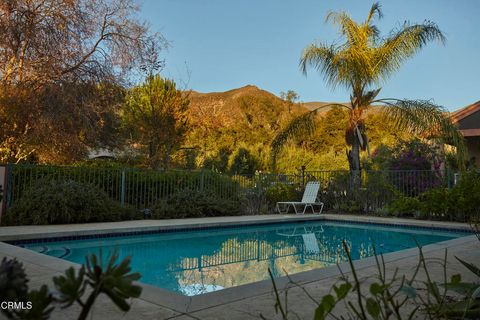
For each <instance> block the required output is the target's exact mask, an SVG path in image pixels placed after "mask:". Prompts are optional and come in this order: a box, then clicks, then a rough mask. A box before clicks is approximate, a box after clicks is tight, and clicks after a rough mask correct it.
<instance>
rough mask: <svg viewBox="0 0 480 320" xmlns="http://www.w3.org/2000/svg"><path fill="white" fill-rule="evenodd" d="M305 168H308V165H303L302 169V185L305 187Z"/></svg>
mask: <svg viewBox="0 0 480 320" xmlns="http://www.w3.org/2000/svg"><path fill="white" fill-rule="evenodd" d="M305 169H307V167H306V166H302V167H301V170H302V186H304V187H305Z"/></svg>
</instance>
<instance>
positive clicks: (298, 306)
mask: <svg viewBox="0 0 480 320" xmlns="http://www.w3.org/2000/svg"><path fill="white" fill-rule="evenodd" d="M323 219H325V220H345V221H354V222H369V223H380V224H389V225H408V226H420V227H427V228H445V229H452V228H453V229H461V230H467V229H469V228H470V227H469V225H468V224H457V223H450V222H434V221H420V220H408V219H392V218H377V217H363V216H350V215H332V214H322V215H321V216H313V215H305V216H296V215H267V216H241V217H217V218H198V219H172V220H139V221H124V222H111V223H95V224H78V225H56V226H18V227H0V241H12V240H25V239H38V238H42V239H45V238H49V237H64V236H81V235H92V234H98V233H101V234H105V233H119V232H120V233H125V232H136V231H139V230H142V231H145V230H148V231H154V230H162V229H185V228H196V227H211V226H228V225H239V224H241V225H246V224H258V223H277V222H293V221H309V220H323ZM445 249H448V257H449V258H448V263H449V267H450V268H449V270H452V271H455V272H454V273H458V272H459V271H460V270H465V272H462V274H463V273H465V276H464V278H465V279H469V274H468V271H466V269H464V268H463V267H462V266H461V265H460V263H459V262H458V261H457V260H456V259H454V256H458V257H460V258H464V259H465V260H467V261H469V262H472V263H475V264H477V265H478V264H480V242H479V241H478V240H477V239H476V237H475V236H474V235H471V236H466V237H461V238H457V239H453V240H449V241H444V242H440V243H435V244H431V245H427V246H425V247H424V254H425V256H426V257H427V258H443V257H444V255H445ZM4 256H7V257H17V259H18V260H20V261H22V262H23V263H24V266H25V269H26V272H27V274H28V275H29V277H30V279H31V281H30V285H31V287H39V286H40V285H41V284H44V283H45V284H48V285H49V287H50V288H52V287H53V286H52V281H51V278H52V277H53V276H55V275H59V274H61V273H63V271H64V270H65V269H67V268H68V267H70V266H74V267H77V268H78V265H77V264H74V263H71V262H69V261H66V260H62V259H58V258H55V257H51V256H47V255H42V254H39V253H36V252H33V251H31V250H27V249H24V248H20V247H16V246H12V245H9V244H6V243H2V242H0V259H1V258H3V257H4ZM384 257H385V261H386V263H387V270H393V269H394V268H396V267H398V268H399V272H400V273H404V274H408V273H411V272H412V268H413V267H414V266H415V265H416V263H417V261H418V249H416V248H414V249H406V250H402V251H398V252H393V253H389V254H386V255H385V256H384ZM355 266H356V269H357V270H358V273H359V275H360V277H368V276H371V275H372V274H376V265H375V260H374V257H370V258H366V259H362V260H358V261H355ZM340 267H341V268H342V270H344V271H346V272H347V273H348V270H349V268H348V266H347V265H346V264H341V265H340ZM432 274H433V277H438V280H439V281H441V277H443V270H441V269H438V268H435V267H433V269H432ZM339 275H340V273H339V270H338V268H337V266H331V267H326V268H324V269H317V270H311V271H306V272H302V273H298V274H295V275H292V276H291V280H292V281H294V282H296V283H301V284H302V286H303V287H304V289H305V290H308V292H309V293H310V294H311V295H312V296H313V297H314V298H316V299H320V298H321V297H322V296H323V295H325V294H327V293H328V291H329V289H330V288H331V286H332V285H333V284H334V283H335V282H336V281H337V279H338V276H339ZM471 278H472V279H473V280H474V277H471ZM276 283H277V286H278V287H279V288H285V286H287V285H289V279H287V278H286V277H283V278H278V279H277V280H276ZM142 286H143V292H142V295H141V297H140V299H135V300H133V303H132V309H131V310H130V312H129V313H127V314H123V313H122V312H120V311H119V310H118V309H116V307H114V306H113V305H112V304H111V303H110V302H109V301H108V300H107V299H106V298H105V297H101V299H99V301H98V302H97V303H96V304H95V306H94V310H93V319H115V318H124V319H185V320H186V319H242V320H243V319H259V318H260V317H259V315H260V314H263V315H264V316H265V317H267V318H275V310H274V304H275V300H274V297H273V295H272V285H271V282H270V280H265V281H260V282H255V283H251V284H246V285H242V286H238V287H233V288H227V289H224V290H221V291H217V292H212V293H208V294H204V295H200V296H194V297H185V296H181V295H178V294H175V293H172V292H169V291H166V290H163V289H160V288H157V287H152V286H149V285H144V284H142ZM289 286H291V285H289ZM288 297H289V307H290V309H291V310H292V312H294V313H296V314H298V316H299V318H300V319H310V318H313V313H314V309H315V307H316V305H315V303H314V302H313V301H311V300H310V299H309V298H308V297H307V295H306V294H305V292H304V291H303V290H302V289H301V288H298V287H293V288H290V289H289V293H288ZM74 314H78V309H76V307H74V308H69V309H66V310H60V311H59V310H57V311H55V313H54V314H53V316H52V319H71V318H74V317H73V315H74ZM0 317H1V316H0Z"/></svg>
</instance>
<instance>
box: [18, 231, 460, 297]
mask: <svg viewBox="0 0 480 320" xmlns="http://www.w3.org/2000/svg"><path fill="white" fill-rule="evenodd" d="M464 235H466V234H465V233H460V232H446V231H438V230H427V229H410V228H406V227H384V226H379V225H369V224H349V223H340V222H305V223H289V224H270V225H263V226H239V227H233V228H220V229H204V230H196V231H185V232H169V233H157V234H148V235H147V234H144V235H132V236H121V237H111V238H92V239H86V240H85V239H84V240H68V241H58V242H36V243H31V244H24V245H23V246H24V247H26V248H28V249H31V250H34V251H37V252H40V253H44V254H47V255H51V256H55V257H59V258H63V259H66V260H69V261H73V262H76V263H84V261H85V256H87V255H88V254H91V253H96V254H98V253H99V252H100V251H102V254H103V256H107V255H108V254H109V253H111V252H113V251H115V250H116V251H117V252H118V254H119V255H120V258H123V257H126V256H131V257H132V269H133V270H134V271H137V272H140V273H141V274H142V278H141V280H140V281H142V282H144V283H147V284H151V285H154V286H157V287H160V288H163V289H167V290H171V291H174V292H177V293H181V294H184V295H197V294H202V293H205V292H210V291H215V290H220V289H222V288H227V287H234V286H238V285H242V284H246V283H252V282H256V281H260V280H264V279H268V278H269V276H268V268H270V269H271V270H272V272H273V274H274V275H275V276H283V275H286V274H295V273H298V272H302V271H307V270H312V269H318V268H324V267H326V266H330V265H334V264H336V263H338V262H343V261H346V256H345V254H344V252H343V249H342V240H344V239H345V240H346V242H347V243H348V244H349V246H350V248H351V254H352V257H353V259H361V258H365V257H369V256H372V255H373V253H374V246H375V249H376V250H377V252H378V253H387V252H393V251H398V250H402V249H407V248H413V247H415V246H416V242H415V241H417V242H418V243H419V244H420V245H427V244H431V243H435V242H440V241H445V240H449V239H453V238H457V237H460V236H464Z"/></svg>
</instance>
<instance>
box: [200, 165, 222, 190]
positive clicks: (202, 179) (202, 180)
mask: <svg viewBox="0 0 480 320" xmlns="http://www.w3.org/2000/svg"><path fill="white" fill-rule="evenodd" d="M204 187H205V171H204V170H202V175H201V176H200V191H202V192H203V190H204ZM222 191H223V190H222Z"/></svg>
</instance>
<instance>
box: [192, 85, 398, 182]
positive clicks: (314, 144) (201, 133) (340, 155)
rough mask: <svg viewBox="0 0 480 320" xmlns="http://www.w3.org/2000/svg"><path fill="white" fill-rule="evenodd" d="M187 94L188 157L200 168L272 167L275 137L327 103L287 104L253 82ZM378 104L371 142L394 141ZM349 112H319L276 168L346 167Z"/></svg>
mask: <svg viewBox="0 0 480 320" xmlns="http://www.w3.org/2000/svg"><path fill="white" fill-rule="evenodd" d="M189 98H190V108H189V111H188V118H189V123H190V129H189V131H188V136H187V139H186V141H185V145H186V148H184V149H185V150H190V151H188V152H190V153H191V154H190V155H188V156H187V155H185V157H190V158H191V159H195V163H196V167H198V166H200V167H206V168H215V169H216V170H220V171H225V170H227V168H230V169H228V170H233V169H231V166H232V163H237V165H238V166H240V169H239V170H240V171H243V172H254V171H255V170H254V169H256V170H268V169H269V164H270V162H269V161H270V145H271V142H272V140H273V139H274V137H275V136H276V135H277V134H278V133H279V132H280V131H281V130H282V129H283V128H285V126H286V125H287V124H288V123H289V122H290V121H291V120H292V119H293V118H295V117H296V116H298V115H300V114H302V113H305V112H308V111H309V110H313V109H315V108H317V107H319V106H322V105H325V104H327V103H326V102H307V103H299V104H290V105H289V103H287V102H286V101H284V100H282V99H280V98H279V97H277V96H276V95H274V94H272V93H270V92H268V91H265V90H262V89H260V88H258V87H256V86H252V85H247V86H244V87H241V88H237V89H233V90H229V91H225V92H211V93H200V92H195V91H192V92H190V97H189ZM380 108H381V107H375V108H372V109H371V110H372V111H369V112H368V115H367V126H368V127H371V131H370V141H371V145H372V147H374V146H376V145H378V144H380V143H383V144H385V143H386V144H389V143H391V141H395V137H393V136H392V135H391V134H390V132H389V129H388V128H387V127H385V126H386V122H385V121H384V119H383V118H382V116H381V114H380V113H379V112H378V111H379V109H380ZM346 112H347V110H345V109H340V108H325V109H323V110H321V111H319V113H318V121H317V125H316V132H315V133H314V134H313V135H310V136H308V135H305V136H303V137H301V138H298V139H294V140H292V141H291V142H290V143H289V144H288V146H286V148H285V150H284V152H282V155H281V157H280V158H279V159H278V162H277V168H279V170H282V171H284V172H292V171H295V170H296V168H299V167H300V166H302V165H307V166H308V167H309V168H317V169H318V168H323V169H344V168H346V167H347V162H346V157H345V148H346V145H345V127H346V123H345V121H346V119H347V118H348V117H347V115H346ZM185 161H186V160H185ZM244 168H247V169H245V170H244ZM235 170H236V169H235Z"/></svg>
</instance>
